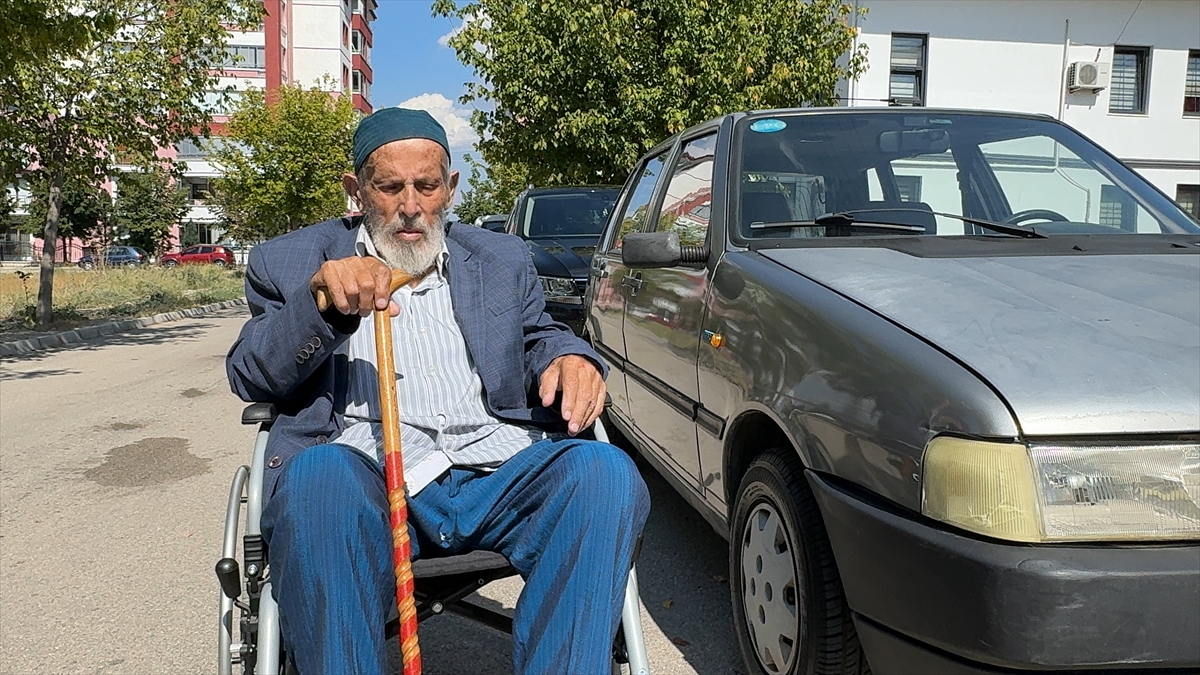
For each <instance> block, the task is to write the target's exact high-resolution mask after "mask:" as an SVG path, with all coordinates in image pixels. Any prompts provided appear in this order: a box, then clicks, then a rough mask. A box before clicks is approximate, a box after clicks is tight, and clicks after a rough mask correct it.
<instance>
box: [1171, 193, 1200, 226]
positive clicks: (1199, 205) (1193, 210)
mask: <svg viewBox="0 0 1200 675" xmlns="http://www.w3.org/2000/svg"><path fill="white" fill-rule="evenodd" d="M1175 203H1176V204H1179V207H1180V208H1181V209H1183V210H1184V211H1187V212H1188V215H1190V216H1191V217H1192V218H1194V219H1195V220H1196V221H1197V222H1200V185H1177V186H1175Z"/></svg>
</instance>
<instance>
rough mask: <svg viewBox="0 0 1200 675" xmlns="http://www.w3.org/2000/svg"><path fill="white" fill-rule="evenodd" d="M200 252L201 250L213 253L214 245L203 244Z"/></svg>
mask: <svg viewBox="0 0 1200 675" xmlns="http://www.w3.org/2000/svg"><path fill="white" fill-rule="evenodd" d="M200 252H201V253H212V252H213V247H211V246H201V247H200Z"/></svg>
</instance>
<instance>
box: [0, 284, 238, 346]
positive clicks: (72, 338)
mask: <svg viewBox="0 0 1200 675" xmlns="http://www.w3.org/2000/svg"><path fill="white" fill-rule="evenodd" d="M245 305H246V299H245V298H237V299H234V300H226V301H225V302H214V303H212V304H209V305H202V306H200V307H192V308H190V309H181V310H176V311H174V312H164V313H162V314H155V315H154V316H144V317H141V318H137V319H123V320H120V321H108V322H105V323H99V324H95V325H91V326H83V327H81V328H76V329H74V330H68V331H61V332H58V333H47V334H45V335H37V336H31V337H28V338H25V339H23V340H13V341H10V342H0V358H2V357H5V356H18V355H21V354H29V353H32V352H38V351H42V350H44V349H51V348H54V347H66V346H69V345H74V344H80V343H83V342H87V341H88V340H93V339H95V338H98V337H100V336H101V335H112V334H113V333H124V332H127V331H132V330H137V329H139V328H145V327H146V326H153V325H154V324H156V323H165V322H167V321H178V320H180V319H184V318H190V317H197V316H204V315H205V314H209V313H211V312H215V311H217V310H221V309H227V308H229V307H238V306H245ZM3 339H4V336H3V335H0V340H3Z"/></svg>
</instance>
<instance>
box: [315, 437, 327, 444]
mask: <svg viewBox="0 0 1200 675" xmlns="http://www.w3.org/2000/svg"><path fill="white" fill-rule="evenodd" d="M327 442H329V437H328V436H317V445H321V444H322V443H327Z"/></svg>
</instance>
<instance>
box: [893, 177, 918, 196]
mask: <svg viewBox="0 0 1200 675" xmlns="http://www.w3.org/2000/svg"><path fill="white" fill-rule="evenodd" d="M896 191H897V192H899V193H900V201H902V202H919V201H921V177H920V176H896Z"/></svg>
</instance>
